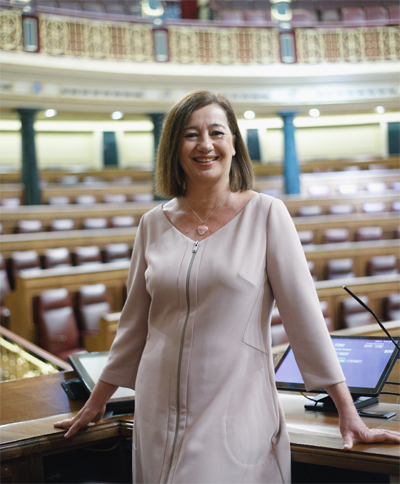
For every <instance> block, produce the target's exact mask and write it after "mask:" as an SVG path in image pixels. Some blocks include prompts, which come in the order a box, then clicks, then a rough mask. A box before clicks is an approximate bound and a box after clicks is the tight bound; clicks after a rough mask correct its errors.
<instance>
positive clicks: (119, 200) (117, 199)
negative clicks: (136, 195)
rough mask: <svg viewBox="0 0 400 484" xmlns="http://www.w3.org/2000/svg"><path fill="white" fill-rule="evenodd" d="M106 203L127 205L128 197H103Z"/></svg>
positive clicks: (108, 195) (110, 195)
mask: <svg viewBox="0 0 400 484" xmlns="http://www.w3.org/2000/svg"><path fill="white" fill-rule="evenodd" d="M103 202H104V203H125V202H126V195H124V194H123V193H109V194H106V195H104V196H103Z"/></svg>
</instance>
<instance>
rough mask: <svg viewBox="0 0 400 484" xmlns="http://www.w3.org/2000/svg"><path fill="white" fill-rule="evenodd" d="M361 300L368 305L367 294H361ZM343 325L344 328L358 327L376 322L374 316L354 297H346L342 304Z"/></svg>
mask: <svg viewBox="0 0 400 484" xmlns="http://www.w3.org/2000/svg"><path fill="white" fill-rule="evenodd" d="M359 299H361V301H362V302H363V303H364V304H366V305H368V302H369V300H368V297H367V296H359ZM339 311H340V317H341V325H342V327H343V328H356V327H358V326H364V325H366V324H372V323H373V322H374V319H373V316H372V315H371V313H369V312H368V311H367V310H366V309H364V308H363V307H362V306H361V304H360V303H359V302H357V301H356V300H355V299H354V298H352V297H348V298H345V299H344V300H343V301H342V303H341V305H340V310H339Z"/></svg>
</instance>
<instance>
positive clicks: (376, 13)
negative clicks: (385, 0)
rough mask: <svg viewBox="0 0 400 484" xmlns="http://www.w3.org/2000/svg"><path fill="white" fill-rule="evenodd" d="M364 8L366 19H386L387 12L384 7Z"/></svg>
mask: <svg viewBox="0 0 400 484" xmlns="http://www.w3.org/2000/svg"><path fill="white" fill-rule="evenodd" d="M364 10H365V14H366V16H367V20H387V19H388V18H389V12H388V11H387V9H386V8H385V7H379V6H376V7H365V8H364Z"/></svg>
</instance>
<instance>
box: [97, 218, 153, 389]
mask: <svg viewBox="0 0 400 484" xmlns="http://www.w3.org/2000/svg"><path fill="white" fill-rule="evenodd" d="M144 218H145V217H142V219H141V221H140V224H139V227H138V231H137V235H136V240H135V244H134V247H133V253H132V259H131V265H130V269H129V276H128V297H127V300H126V302H125V305H124V308H123V310H122V313H121V318H120V321H119V324H118V330H117V335H116V337H115V340H114V342H113V344H112V346H111V350H110V355H109V358H108V362H107V365H106V367H105V368H104V370H103V372H102V374H101V376H100V379H101V380H102V381H105V382H107V383H112V384H114V385H119V386H123V387H128V388H132V389H135V381H136V374H137V370H138V367H139V363H140V358H141V356H142V353H143V349H144V346H145V344H146V338H147V333H148V325H147V321H148V314H149V307H150V302H151V298H150V296H149V294H148V292H147V290H146V281H145V271H146V268H147V264H146V260H145V254H144V249H145V243H144V232H145V230H144V223H145V222H144Z"/></svg>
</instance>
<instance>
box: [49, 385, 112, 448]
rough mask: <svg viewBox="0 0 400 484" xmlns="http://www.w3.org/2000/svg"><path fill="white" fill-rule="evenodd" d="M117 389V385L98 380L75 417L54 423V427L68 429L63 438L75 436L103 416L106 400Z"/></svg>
mask: <svg viewBox="0 0 400 484" xmlns="http://www.w3.org/2000/svg"><path fill="white" fill-rule="evenodd" d="M117 388H118V386H117V385H111V384H110V383H106V382H103V381H101V380H99V381H98V382H97V384H96V386H95V388H94V390H93V392H92V394H91V395H90V398H89V400H88V401H87V402H86V403H85V406H84V407H83V408H81V410H79V412H78V413H77V414H76V415H75V417H72V418H68V419H65V420H61V421H60V422H56V423H55V424H54V427H56V428H62V429H68V431H67V433H66V434H65V435H64V437H66V438H69V437H72V436H73V435H75V434H76V433H77V432H78V431H79V430H80V429H82V428H85V427H87V426H88V425H89V424H90V423H96V422H98V421H99V420H101V417H102V416H103V415H104V412H105V410H106V404H107V402H108V400H109V399H110V398H111V396H112V395H113V394H114V392H115V391H116V390H117Z"/></svg>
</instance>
